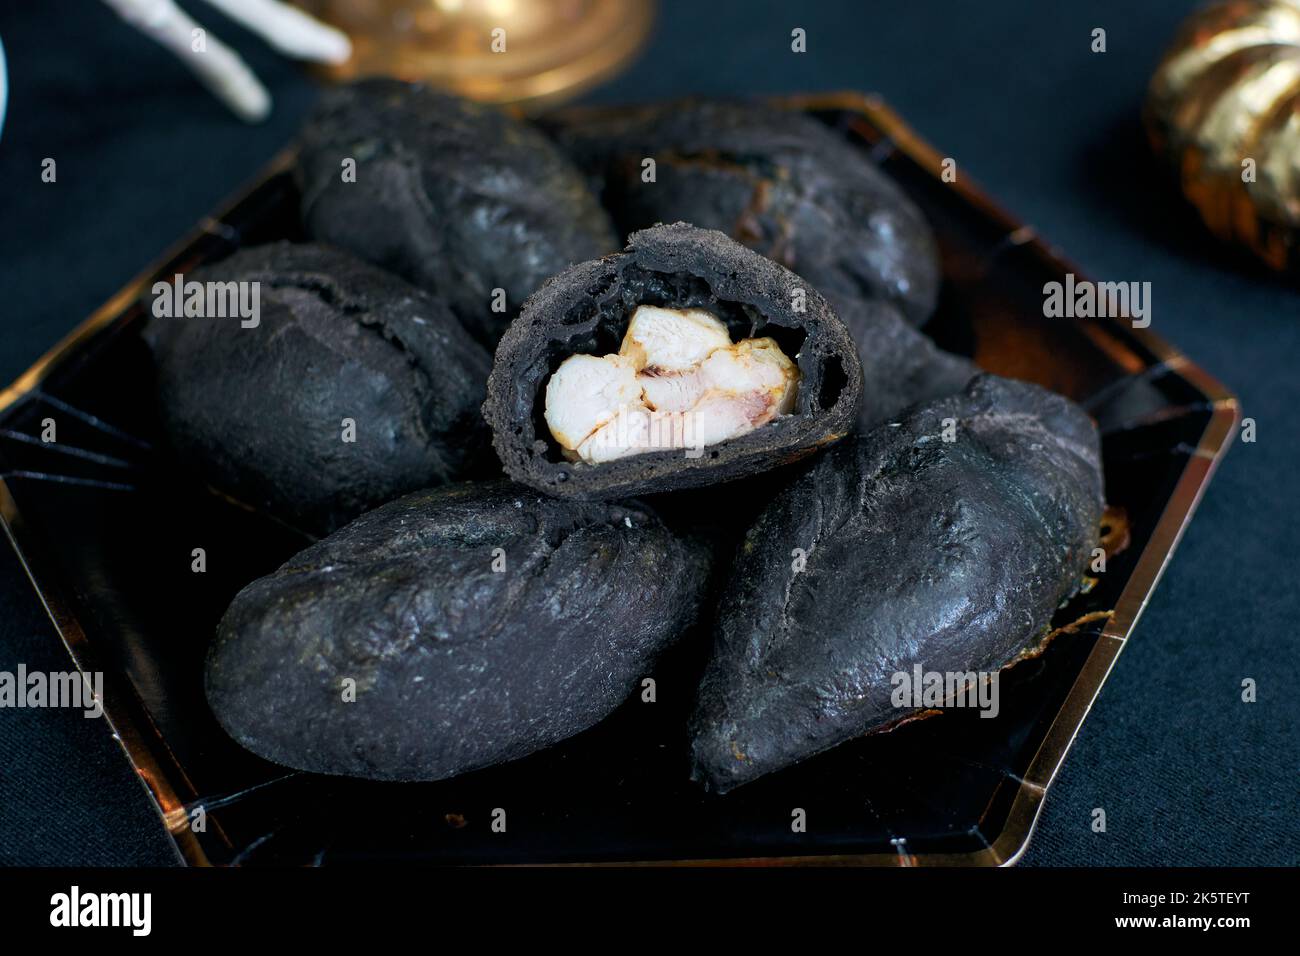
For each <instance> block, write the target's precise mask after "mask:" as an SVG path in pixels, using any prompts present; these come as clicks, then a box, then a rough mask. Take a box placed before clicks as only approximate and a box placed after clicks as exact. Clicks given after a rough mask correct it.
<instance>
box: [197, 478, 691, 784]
mask: <svg viewBox="0 0 1300 956" xmlns="http://www.w3.org/2000/svg"><path fill="white" fill-rule="evenodd" d="M708 578H709V557H708V554H707V551H706V550H705V549H704V548H703V547H702V546H700V545H699V544H697V543H695V542H693V541H692V540H690V539H688V538H684V537H679V536H677V535H675V534H673V533H672V532H670V531H669V530H668V529H667V528H665V527H664V525H663V524H662V522H661V521H660V520H659V519H658V518H657V517H656V516H655V515H654V514H653V513H652V512H651V511H649V510H647V509H646V508H644V507H642V506H639V505H636V504H599V503H597V504H592V503H582V502H571V501H560V500H557V499H553V498H549V497H546V496H543V495H538V494H537V493H536V492H533V491H531V490H529V489H527V488H522V487H520V486H518V485H512V484H510V483H508V482H505V481H496V482H489V483H483V484H467V485H453V486H449V487H447V488H442V489H437V490H434V491H423V492H417V493H415V494H412V495H408V496H406V497H403V498H400V499H398V500H396V501H393V502H390V503H389V504H387V505H384V506H383V507H381V508H378V509H376V510H374V511H371V512H369V513H367V514H365V515H363V516H362V517H360V518H358V519H357V520H356V521H354V522H353V523H351V524H349V525H347V526H346V527H344V528H342V529H341V530H339V531H338V532H336V533H335V534H333V535H331V536H330V537H328V538H325V539H324V540H322V541H319V542H317V543H316V544H315V545H313V546H312V547H310V548H308V549H307V550H305V551H303V552H301V553H300V554H298V555H297V556H295V557H293V558H291V559H290V560H289V561H287V562H286V563H285V564H284V565H283V566H282V567H281V568H280V569H279V570H277V571H276V572H275V573H273V574H271V575H268V576H267V577H263V578H260V579H258V580H256V581H254V582H253V583H251V584H250V585H248V586H247V587H246V588H244V589H243V590H242V591H241V592H240V593H239V594H238V596H236V598H235V599H234V601H233V602H232V603H231V605H230V608H229V609H228V610H227V612H226V614H225V616H224V617H223V618H222V621H221V624H220V627H219V629H218V634H217V638H216V641H215V642H214V644H213V646H212V648H211V651H210V653H209V656H208V661H207V669H206V681H205V688H206V693H207V699H208V702H209V704H210V705H211V708H212V711H213V713H214V714H215V715H216V717H217V720H218V721H219V722H220V723H221V725H222V726H223V727H224V728H225V730H226V731H227V732H228V733H229V734H230V735H231V736H232V737H233V738H234V739H235V740H236V741H237V742H238V743H240V744H241V745H242V746H244V747H246V748H248V749H249V750H251V751H253V752H254V753H256V754H258V755H260V756H262V757H264V758H266V759H268V760H271V761H274V762H276V763H279V764H283V765H285V766H288V767H294V768H297V769H300V770H308V771H312V772H315V773H325V774H338V775H346V776H355V777H366V778H370V779H376V780H438V779H443V778H445V777H451V776H454V775H456V774H460V773H464V772H466V771H469V770H474V769H477V768H480V767H486V766H489V765H492V764H497V763H502V762H504V761H508V760H514V759H516V758H519V757H522V756H525V755H526V754H529V753H532V752H533V751H536V750H540V749H542V748H544V747H547V746H550V745H551V744H554V743H556V742H558V741H560V740H563V739H565V738H566V737H569V736H572V735H573V734H576V733H579V732H581V731H583V730H586V729H587V728H588V727H590V726H592V725H593V724H595V723H597V722H598V721H600V720H602V719H603V718H604V717H606V716H607V715H608V714H609V713H610V712H611V711H613V710H614V708H616V707H617V706H618V705H619V704H621V703H622V702H623V701H624V700H626V698H627V697H628V695H629V694H630V693H631V692H632V690H633V689H634V688H635V687H636V686H637V685H638V684H639V682H640V681H641V679H642V678H644V677H645V676H647V674H649V673H651V670H652V668H653V666H654V663H655V661H656V659H657V658H658V656H659V654H660V653H661V652H662V651H664V650H665V649H666V648H668V647H669V646H670V645H672V644H673V643H674V641H676V639H677V638H678V637H679V636H680V635H681V634H682V633H683V632H684V631H685V630H686V629H687V628H689V627H690V626H691V625H692V623H693V621H694V619H695V615H696V607H697V605H698V604H699V603H700V601H701V599H702V595H703V593H704V590H705V587H706V584H707V581H708ZM345 679H351V680H352V681H353V682H354V689H355V699H354V700H352V701H346V700H344V689H345V686H344V683H343V682H344V680H345Z"/></svg>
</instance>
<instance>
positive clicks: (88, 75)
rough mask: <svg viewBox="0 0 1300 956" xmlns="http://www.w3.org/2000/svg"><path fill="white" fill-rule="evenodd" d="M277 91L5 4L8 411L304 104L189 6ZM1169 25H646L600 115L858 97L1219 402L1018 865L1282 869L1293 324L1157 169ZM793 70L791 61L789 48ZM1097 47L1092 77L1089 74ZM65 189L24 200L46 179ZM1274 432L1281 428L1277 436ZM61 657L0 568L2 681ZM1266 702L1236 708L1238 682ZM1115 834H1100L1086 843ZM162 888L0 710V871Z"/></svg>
mask: <svg viewBox="0 0 1300 956" xmlns="http://www.w3.org/2000/svg"><path fill="white" fill-rule="evenodd" d="M186 5H187V6H188V8H189V10H190V12H191V13H192V14H193V15H194V16H196V17H197V18H199V19H200V20H201V21H202V22H203V23H204V24H205V25H206V26H208V27H209V28H210V29H212V30H213V31H214V32H215V33H216V34H217V35H219V36H221V37H222V38H224V39H226V40H227V41H229V42H232V43H233V44H234V45H235V46H236V47H237V48H238V49H239V50H240V51H241V52H242V53H243V54H244V55H245V56H246V57H247V59H248V60H249V61H250V62H251V64H252V65H253V66H254V68H255V69H256V70H257V72H258V73H259V74H260V75H261V76H262V78H263V79H264V81H266V83H267V84H268V86H269V87H270V89H271V90H272V91H273V93H274V96H275V100H276V109H275V113H274V116H273V117H272V118H271V119H270V121H268V122H267V123H266V124H264V125H262V126H258V127H247V126H244V125H241V124H240V123H238V122H237V121H235V120H234V119H233V118H232V117H231V116H230V115H229V114H228V113H227V112H226V111H225V110H224V109H223V108H222V107H221V106H220V105H218V104H217V103H216V102H215V101H214V100H212V99H211V98H210V97H209V96H207V95H206V94H205V93H203V92H202V91H201V90H200V89H199V88H198V87H197V85H196V84H195V82H194V81H193V80H192V79H191V78H190V76H189V75H188V74H187V73H186V72H185V70H184V69H183V68H182V67H181V66H180V65H178V64H177V63H176V62H173V61H172V60H171V59H170V58H169V57H168V56H167V55H166V54H165V53H163V52H162V51H160V50H159V49H157V48H156V47H154V46H153V45H152V44H150V43H149V42H148V41H146V40H145V39H143V38H141V37H140V36H138V35H136V34H135V33H133V32H132V31H130V30H128V29H126V28H125V27H124V26H122V24H120V23H119V22H118V21H117V19H116V17H115V16H114V15H113V14H112V13H111V12H109V11H108V9H107V8H105V7H102V6H101V5H99V4H97V3H94V2H86V0H41V2H36V3H26V2H25V3H13V2H11V3H8V4H6V5H5V9H4V10H3V11H0V38H3V40H4V43H5V45H6V48H7V50H8V54H9V63H10V83H11V103H10V112H9V118H8V121H7V124H6V127H5V129H4V135H3V140H0V335H2V336H3V338H2V339H0V382H8V381H10V380H12V379H13V378H14V377H15V376H17V375H18V374H19V373H20V372H22V371H23V370H24V369H26V368H27V367H28V366H29V365H30V364H31V363H32V362H33V361H34V360H35V359H36V358H37V357H38V356H39V355H41V353H43V352H44V351H45V350H46V349H47V348H48V347H49V346H50V345H51V344H52V343H53V342H55V341H56V340H57V339H58V338H59V337H61V336H62V335H63V334H64V333H66V332H67V331H68V330H69V329H71V328H72V327H73V326H74V325H75V324H77V323H78V322H80V321H81V320H82V319H83V318H84V317H85V316H86V315H87V314H89V313H90V312H91V311H92V310H93V309H94V308H95V307H96V306H97V305H99V304H100V303H101V302H102V301H103V300H104V299H105V298H107V297H108V296H109V295H110V294H111V293H113V292H114V291H116V290H117V288H118V287H119V286H121V285H122V283H123V282H124V281H126V280H127V279H128V278H129V277H131V276H132V275H134V274H135V273H136V272H137V271H138V270H140V269H141V268H143V267H144V266H145V265H147V264H148V263H149V262H150V261H151V260H152V259H154V257H156V256H157V255H158V254H160V253H161V252H162V251H163V250H164V249H165V248H166V247H167V246H168V245H169V244H170V243H171V242H173V241H174V240H175V239H176V238H177V237H178V236H180V235H181V234H182V233H184V232H185V231H186V230H187V229H188V228H189V227H190V226H192V225H193V223H194V222H195V221H196V220H197V219H198V218H199V217H201V216H202V215H204V214H205V213H206V212H208V211H209V210H211V209H212V208H213V207H214V206H215V205H216V204H217V203H218V202H220V201H221V200H222V199H223V198H224V197H226V196H228V195H229V194H230V193H231V192H232V191H233V190H235V189H236V188H237V187H238V186H239V185H240V184H242V183H243V182H245V181H246V180H248V179H249V177H251V176H252V175H253V174H254V173H255V172H256V171H257V170H258V168H259V167H260V166H261V165H262V164H263V163H264V162H265V161H266V160H267V159H268V158H269V157H270V156H271V155H272V154H273V153H274V152H275V151H276V150H277V149H278V148H279V147H280V146H282V145H283V144H284V143H285V142H286V141H287V140H288V139H289V138H290V136H291V135H292V133H293V131H294V129H295V128H296V126H297V125H298V123H299V122H300V120H301V118H302V116H303V113H304V111H305V110H306V109H307V107H308V106H309V105H310V103H311V102H312V99H313V97H314V96H315V88H314V86H313V85H312V83H311V81H310V80H309V79H308V78H307V76H306V75H305V74H304V73H303V72H301V71H300V70H299V69H298V68H296V67H295V66H293V65H291V64H289V63H287V62H285V61H283V60H281V59H279V58H277V57H276V56H274V55H273V54H272V53H271V52H270V51H269V50H268V48H267V47H266V46H265V45H264V44H262V43H261V42H260V41H258V40H257V39H255V38H253V37H251V36H250V35H248V34H247V33H245V32H244V31H242V30H240V29H238V28H237V27H234V26H232V25H230V24H229V22H228V21H225V20H223V19H222V18H221V17H220V16H219V15H218V14H216V13H215V12H213V11H212V10H211V9H210V8H208V7H207V6H206V5H204V4H202V3H199V2H196V0H186ZM1189 6H1190V5H1189V4H1187V3H1184V2H1155V0H1144V2H1142V3H1140V4H1136V3H1131V2H1121V0H1106V2H1096V0H1094V2H1091V3H1088V4H1063V3H1041V2H1035V0H1018V2H1010V0H999V2H994V3H980V4H975V3H958V2H931V0H909V2H873V3H870V4H867V3H861V2H820V3H819V2H802V3H790V4H779V3H775V2H765V3H762V4H756V3H752V2H744V0H727V2H710V3H707V4H705V3H698V2H694V0H665V2H663V3H662V4H661V7H660V13H661V15H660V18H659V21H658V25H657V29H656V33H655V36H654V38H653V41H652V42H651V44H650V46H649V48H648V49H647V50H646V51H645V53H644V55H642V57H641V58H640V59H639V61H638V62H637V63H636V64H635V65H634V66H633V67H632V68H631V69H629V70H628V71H627V72H625V73H624V74H622V75H621V76H620V77H618V79H617V80H615V81H613V82H611V83H609V84H608V85H607V86H605V87H603V88H601V89H600V90H598V91H596V92H595V93H593V94H591V95H590V97H589V98H590V99H593V100H598V101H602V102H617V101H626V100H643V99H654V98H661V97H669V96H675V95H680V94H684V93H700V94H769V93H782V92H793V91H814V90H832V89H857V90H875V91H878V92H880V93H882V94H884V96H885V97H886V99H887V100H888V101H889V102H890V103H891V104H892V105H893V106H894V107H895V108H896V109H898V110H899V111H900V112H901V113H902V115H903V116H904V117H906V118H907V120H908V121H909V122H911V123H912V124H913V125H914V126H915V127H916V128H917V129H918V130H919V131H920V133H921V134H922V135H923V136H925V137H926V138H928V139H929V140H930V141H931V142H933V143H935V144H936V145H937V146H938V147H939V148H940V149H941V150H942V151H944V153H945V154H947V155H951V156H953V157H955V158H956V159H957V161H958V163H959V168H960V169H961V171H962V173H963V175H968V176H971V177H973V178H974V179H975V180H976V181H978V182H980V183H981V184H983V185H984V186H985V188H986V189H987V190H988V191H989V192H990V193H991V194H992V195H993V196H995V197H997V198H998V199H999V200H1000V201H1001V202H1002V203H1003V204H1004V205H1006V206H1007V207H1008V208H1009V209H1011V210H1012V211H1014V212H1015V213H1016V214H1018V215H1019V216H1020V217H1021V218H1022V219H1024V220H1025V221H1027V222H1029V223H1031V224H1033V225H1034V226H1035V227H1037V229H1038V230H1039V232H1040V233H1041V234H1043V235H1044V236H1046V237H1048V238H1049V239H1050V240H1051V241H1052V242H1053V243H1054V244H1056V245H1057V246H1059V247H1060V248H1062V249H1063V250H1065V251H1066V253H1067V254H1068V255H1069V256H1071V257H1072V258H1073V259H1074V260H1075V261H1076V262H1078V263H1079V264H1080V265H1081V266H1082V267H1083V268H1084V270H1085V271H1087V272H1088V273H1090V274H1091V275H1092V276H1094V277H1095V278H1099V279H1109V280H1124V281H1150V282H1151V283H1152V302H1153V309H1154V311H1153V323H1152V329H1153V330H1154V331H1156V332H1158V333H1159V334H1161V335H1162V336H1164V337H1166V338H1167V339H1169V340H1170V341H1172V342H1173V343H1174V344H1176V345H1177V346H1179V347H1180V348H1181V349H1183V350H1184V351H1185V352H1186V353H1187V354H1189V355H1190V356H1191V357H1192V358H1193V359H1195V360H1196V361H1198V362H1199V363H1201V364H1202V365H1203V366H1204V367H1206V368H1207V369H1208V370H1209V371H1210V372H1212V373H1213V374H1214V375H1216V376H1218V377H1219V378H1220V379H1221V380H1222V381H1223V382H1225V383H1226V384H1227V385H1228V386H1229V387H1230V388H1232V389H1233V390H1235V391H1236V392H1237V394H1238V395H1239V396H1240V397H1241V399H1242V401H1243V404H1244V409H1245V412H1244V413H1245V414H1246V415H1248V416H1250V417H1253V418H1254V419H1255V421H1256V422H1257V428H1258V441H1257V442H1255V443H1254V444H1245V443H1241V442H1238V443H1236V447H1234V449H1233V450H1232V453H1231V454H1230V455H1229V456H1228V458H1227V459H1226V462H1225V463H1224V465H1223V467H1222V468H1221V469H1220V471H1219V473H1218V476H1217V477H1216V478H1215V480H1214V482H1213V483H1212V485H1211V487H1210V489H1209V492H1208V494H1207V496H1206V497H1205V500H1204V502H1203V503H1202V505H1201V508H1200V511H1199V512H1198V514H1197V515H1196V518H1195V520H1193V522H1192V524H1191V527H1190V529H1189V530H1188V532H1187V534H1186V537H1185V539H1184V540H1183V542H1182V545H1181V546H1180V548H1179V550H1178V553H1177V556H1176V557H1175V558H1174V560H1173V562H1172V563H1171V565H1170V567H1169V568H1168V571H1167V573H1166V575H1165V578H1164V580H1163V581H1162V582H1161V584H1160V587H1159V588H1158V589H1157V591H1156V593H1155V596H1154V598H1153V600H1152V601H1151V604H1150V606H1149V607H1148V608H1147V610H1146V613H1145V615H1144V616H1143V618H1142V620H1141V622H1140V624H1139V625H1138V627H1137V629H1136V631H1135V633H1134V635H1133V637H1132V638H1131V640H1130V644H1131V646H1130V647H1128V648H1127V649H1126V650H1125V652H1124V654H1123V655H1122V656H1121V657H1120V659H1119V661H1118V663H1117V665H1116V667H1115V670H1114V673H1113V674H1112V675H1111V677H1110V679H1109V681H1108V682H1107V684H1106V686H1105V689H1104V691H1103V692H1102V694H1101V696H1100V698H1099V699H1098V701H1097V703H1096V705H1095V706H1094V708H1093V711H1092V713H1091V715H1090V716H1089V718H1088V721H1087V723H1086V724H1085V726H1084V728H1083V730H1082V732H1081V733H1080V735H1079V738H1078V740H1077V741H1076V742H1075V745H1074V748H1073V750H1072V751H1071V753H1070V755H1069V758H1068V759H1067V761H1066V763H1065V766H1064V768H1063V769H1062V771H1061V773H1060V776H1059V778H1058V779H1057V781H1056V783H1055V785H1054V787H1053V788H1052V790H1051V792H1050V795H1049V797H1048V799H1047V801H1046V804H1045V807H1044V810H1043V814H1042V817H1041V818H1040V820H1039V823H1038V827H1037V832H1036V835H1035V837H1034V840H1033V843H1032V845H1031V847H1030V849H1029V851H1028V853H1027V854H1026V857H1025V859H1024V862H1025V863H1029V864H1247V863H1275V864H1276V863H1289V864H1295V863H1296V862H1297V860H1298V858H1300V850H1297V847H1300V813H1298V812H1297V808H1298V805H1300V799H1298V798H1297V782H1298V780H1300V777H1298V775H1297V770H1298V769H1300V768H1298V766H1297V763H1298V759H1297V756H1298V751H1300V748H1298V746H1297V729H1298V728H1300V720H1297V717H1298V715H1300V700H1298V699H1297V696H1296V694H1295V690H1294V689H1295V688H1297V687H1300V680H1298V679H1297V678H1298V674H1297V670H1298V669H1300V667H1298V662H1300V655H1298V654H1297V652H1296V631H1295V627H1296V623H1295V622H1296V620H1297V617H1298V615H1297V613H1296V612H1297V607H1298V605H1300V602H1298V601H1297V591H1298V590H1300V585H1297V582H1296V576H1297V573H1296V572H1297V561H1296V557H1295V545H1296V542H1297V540H1298V539H1300V515H1298V511H1297V508H1296V506H1295V495H1296V490H1297V481H1296V475H1295V468H1296V465H1297V458H1298V457H1300V456H1297V446H1296V442H1297V440H1298V439H1300V434H1297V430H1296V427H1295V417H1294V416H1295V415H1296V414H1297V411H1296V410H1297V409H1300V378H1298V377H1297V374H1296V369H1295V363H1296V359H1297V356H1298V355H1300V297H1298V295H1297V292H1296V291H1295V290H1294V289H1293V288H1290V287H1288V286H1287V285H1285V284H1284V283H1282V282H1280V281H1278V280H1275V279H1273V278H1271V277H1269V276H1267V275H1265V274H1263V273H1262V272H1261V270H1259V269H1257V268H1255V267H1253V266H1252V265H1250V264H1249V263H1247V262H1244V261H1243V260H1242V259H1241V258H1240V257H1236V256H1233V255H1231V254H1226V253H1225V252H1224V250H1223V249H1222V248H1221V247H1219V246H1217V245H1216V244H1214V243H1213V242H1212V241H1210V240H1208V239H1207V238H1206V237H1205V235H1204V233H1203V231H1202V230H1201V229H1200V227H1199V226H1198V224H1197V222H1196V221H1195V219H1194V217H1193V216H1191V215H1190V214H1189V213H1188V211H1187V210H1186V209H1185V208H1184V207H1183V206H1182V205H1181V204H1180V202H1179V201H1178V200H1177V198H1176V196H1174V195H1173V194H1172V192H1171V187H1170V185H1169V184H1168V182H1167V181H1165V179H1164V178H1163V177H1162V176H1161V175H1160V173H1159V171H1158V169H1157V168H1156V167H1155V166H1154V164H1153V163H1152V162H1151V160H1150V157H1149V156H1148V152H1147V149H1146V145H1145V142H1144V141H1143V139H1142V136H1141V131H1140V128H1139V125H1138V119H1137V117H1138V110H1139V107H1140V103H1141V99H1142V95H1143V91H1144V88H1145V84H1146V81H1147V78H1148V77H1149V75H1150V73H1151V70H1152V69H1153V67H1154V65H1155V63H1156V61H1157V59H1158V57H1159V55H1160V53H1161V51H1162V50H1163V48H1164V46H1165V44H1166V43H1167V42H1168V40H1169V38H1170V37H1171V35H1172V32H1173V30H1174V27H1175V26H1176V24H1177V22H1178V21H1179V19H1180V18H1181V17H1182V16H1183V15H1184V14H1185V13H1186V11H1187V10H1188V9H1189ZM794 27H802V28H804V29H805V30H806V31H807V37H808V51H807V53H805V54H802V55H796V54H793V53H791V52H790V31H791V29H793V28H794ZM1095 27H1102V28H1104V29H1105V30H1106V31H1107V51H1106V52H1105V53H1093V52H1091V50H1090V44H1091V33H1092V30H1093V29H1094V28H1095ZM45 157H53V158H55V159H56V160H57V162H58V181H57V183H56V184H45V183H42V182H41V180H40V171H41V160H42V159H43V158H45ZM1288 408H1289V409H1291V410H1292V411H1290V412H1288V411H1287V409H1288ZM19 662H23V663H25V664H26V665H27V667H28V668H29V669H44V670H60V669H65V668H66V666H67V656H66V653H65V652H64V650H63V648H62V646H61V645H60V643H59V641H58V639H57V637H56V635H55V634H54V632H53V630H52V628H51V626H50V624H49V622H48V620H47V619H46V618H45V617H44V614H43V612H42V610H41V608H40V606H39V604H38V602H37V600H36V599H35V597H34V596H33V593H32V592H31V589H30V587H29V585H28V582H27V581H26V579H25V578H24V577H23V576H22V575H21V572H20V570H19V567H18V564H17V562H16V560H15V558H14V555H13V553H12V551H11V550H10V549H9V548H7V547H3V548H0V670H8V671H13V670H14V669H15V668H16V667H17V665H18V663H19ZM1245 677H1252V678H1254V679H1255V680H1256V681H1257V682H1258V686H1259V700H1258V702H1257V703H1254V704H1244V703H1242V702H1241V699H1240V687H1241V681H1242V679H1243V678H1245ZM1094 807H1102V808H1104V809H1105V810H1106V814H1107V830H1106V832H1105V833H1102V834H1098V833H1093V832H1092V830H1091V828H1090V823H1091V820H1092V810H1093V808H1094ZM173 861H174V855H173V853H172V850H171V845H170V841H169V840H168V839H167V838H166V836H165V835H164V833H163V830H162V828H161V826H160V825H159V823H158V821H157V819H156V818H155V816H154V813H153V810H152V809H151V807H150V805H149V802H148V800H147V798H146V795H145V793H144V791H143V789H142V788H141V786H140V785H139V783H138V782H137V781H136V779H135V778H134V776H133V775H132V773H131V772H130V770H129V768H128V765H127V763H126V761H125V760H124V759H123V757H122V755H121V753H120V751H119V750H118V748H117V746H116V744H115V743H114V742H113V741H112V739H111V738H110V736H109V735H108V733H106V731H105V726H104V725H103V723H101V722H98V721H90V720H85V719H83V718H82V717H81V716H80V714H79V712H75V711H71V710H0V863H36V864H115V863H136V864H144V863H169V862H173Z"/></svg>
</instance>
